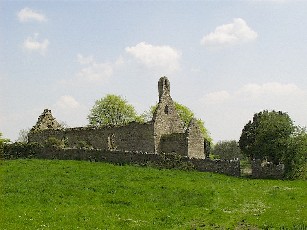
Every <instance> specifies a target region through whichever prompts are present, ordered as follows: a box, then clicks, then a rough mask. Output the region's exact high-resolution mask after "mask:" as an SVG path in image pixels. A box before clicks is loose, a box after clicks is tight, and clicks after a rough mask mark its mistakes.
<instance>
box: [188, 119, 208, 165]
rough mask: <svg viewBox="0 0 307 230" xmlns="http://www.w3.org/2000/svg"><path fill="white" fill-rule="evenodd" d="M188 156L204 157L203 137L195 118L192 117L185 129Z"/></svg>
mask: <svg viewBox="0 0 307 230" xmlns="http://www.w3.org/2000/svg"><path fill="white" fill-rule="evenodd" d="M186 136H187V145H188V156H189V157H190V158H199V159H203V158H205V146H204V137H203V134H202V133H201V130H200V128H199V126H198V124H197V121H196V119H192V120H191V122H190V125H189V127H188V129H187V131H186Z"/></svg>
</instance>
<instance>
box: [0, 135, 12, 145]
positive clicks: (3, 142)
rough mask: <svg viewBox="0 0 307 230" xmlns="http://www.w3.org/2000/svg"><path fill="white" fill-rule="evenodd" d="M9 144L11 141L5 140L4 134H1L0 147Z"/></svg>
mask: <svg viewBox="0 0 307 230" xmlns="http://www.w3.org/2000/svg"><path fill="white" fill-rule="evenodd" d="M8 142H10V140H9V139H6V138H3V137H2V133H1V132H0V146H1V145H3V144H5V143H8Z"/></svg>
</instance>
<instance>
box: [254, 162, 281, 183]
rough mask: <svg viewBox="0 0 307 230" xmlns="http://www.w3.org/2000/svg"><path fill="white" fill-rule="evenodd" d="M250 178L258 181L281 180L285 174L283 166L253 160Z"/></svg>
mask: <svg viewBox="0 0 307 230" xmlns="http://www.w3.org/2000/svg"><path fill="white" fill-rule="evenodd" d="M251 166H252V177H253V178H259V179H261V178H262V179H282V178H283V177H284V174H285V170H284V165H283V164H279V165H275V164H273V163H271V162H261V160H253V161H252V163H251Z"/></svg>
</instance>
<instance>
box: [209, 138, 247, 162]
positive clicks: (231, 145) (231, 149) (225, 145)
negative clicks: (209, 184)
mask: <svg viewBox="0 0 307 230" xmlns="http://www.w3.org/2000/svg"><path fill="white" fill-rule="evenodd" d="M212 154H213V155H215V156H219V159H223V160H233V159H240V160H241V159H242V158H243V154H242V153H241V149H240V148H239V145H238V142H237V141H235V140H231V141H219V142H217V143H216V144H215V145H214V148H213V150H212Z"/></svg>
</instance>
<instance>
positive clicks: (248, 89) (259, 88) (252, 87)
mask: <svg viewBox="0 0 307 230" xmlns="http://www.w3.org/2000/svg"><path fill="white" fill-rule="evenodd" d="M303 93H304V92H303V90H301V89H300V88H299V87H298V86H296V85H295V84H281V83H278V82H269V83H265V84H262V85H259V84H247V85H245V86H243V87H242V88H241V89H239V90H238V91H237V92H236V95H237V96H239V97H248V98H259V97H264V96H293V95H302V94H303Z"/></svg>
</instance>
